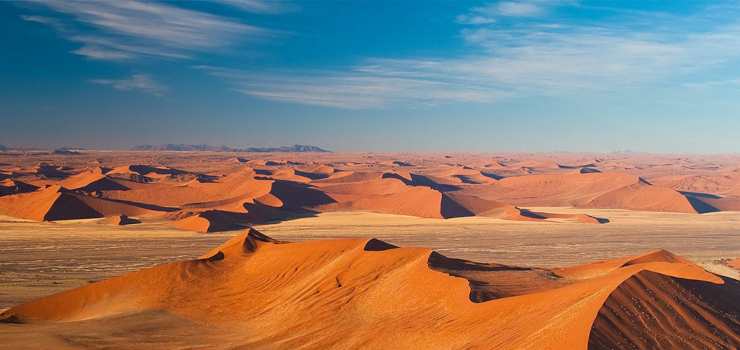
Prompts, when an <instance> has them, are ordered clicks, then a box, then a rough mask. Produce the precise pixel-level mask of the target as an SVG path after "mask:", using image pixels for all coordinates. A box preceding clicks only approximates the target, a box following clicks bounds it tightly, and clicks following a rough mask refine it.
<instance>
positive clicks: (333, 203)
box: [0, 152, 740, 227]
mask: <svg viewBox="0 0 740 350" xmlns="http://www.w3.org/2000/svg"><path fill="white" fill-rule="evenodd" d="M79 157H82V158H78V157H75V158H74V159H79V163H71V164H69V163H63V162H60V163H53V162H47V161H46V160H41V161H34V162H31V161H29V162H26V163H24V162H20V161H19V162H18V163H17V164H16V163H13V162H8V163H6V164H7V166H5V168H3V174H6V175H3V176H4V177H6V178H5V179H4V180H2V181H3V182H2V183H0V195H2V197H3V199H2V200H0V213H2V214H7V215H12V216H18V217H24V218H33V219H34V220H50V218H53V220H66V219H78V218H91V217H101V216H105V217H107V216H117V215H122V214H123V215H132V216H141V215H142V214H152V215H150V216H147V217H144V218H143V220H148V218H149V217H152V218H166V219H171V220H173V221H174V220H180V219H184V218H185V217H187V216H197V215H198V214H199V213H201V212H207V211H213V210H215V211H218V212H223V213H227V215H225V217H228V218H229V220H228V221H227V222H224V225H219V224H217V223H212V224H213V225H208V227H232V224H238V225H248V224H252V223H257V222H262V220H284V219H289V218H292V217H295V216H296V215H312V214H313V213H316V212H321V211H338V210H350V211H352V210H370V211H380V212H386V213H393V214H402V215H412V216H420V217H427V218H455V217H461V216H473V215H474V216H491V217H498V218H501V219H505V220H517V221H522V220H525V221H530V220H546V221H558V222H591V223H595V222H602V223H604V222H608V220H607V219H608V218H593V217H590V216H588V215H586V216H573V217H564V216H562V215H550V214H548V213H547V211H548V210H542V209H539V210H540V211H542V212H537V213H534V212H532V211H528V210H526V208H527V207H578V208H582V209H590V208H593V209H624V210H638V211H661V212H678V213H691V214H695V213H709V212H715V211H740V175H738V174H740V172H738V171H736V165H737V162H736V161H735V160H733V159H732V158H728V159H729V160H728V159H724V158H720V159H719V160H716V161H715V160H711V161H705V160H696V159H691V158H687V157H653V156H640V155H629V154H628V155H598V156H594V155H568V154H564V155H546V156H545V155H543V156H538V155H532V154H522V155H503V156H495V157H491V156H485V155H481V156H476V155H466V154H456V155H455V156H454V157H452V156H450V158H447V157H443V156H441V155H438V154H437V155H430V156H428V157H425V156H421V155H414V154H402V155H401V154H383V155H352V154H349V155H341V154H310V155H305V154H302V155H300V156H296V157H291V156H289V154H285V156H284V157H283V155H281V159H280V160H274V159H272V158H269V157H264V156H262V157H263V158H254V159H251V160H249V161H248V160H247V158H244V157H241V156H240V155H239V154H228V153H225V154H224V155H223V156H208V157H201V158H198V159H191V157H193V156H192V155H190V156H187V157H186V156H180V155H177V154H167V155H166V156H163V155H161V154H160V153H153V154H148V153H146V152H141V153H136V155H135V156H119V155H116V154H115V153H111V155H108V154H106V155H105V156H103V155H99V154H96V155H95V157H94V158H90V159H85V158H84V157H85V154H84V153H83V154H82V155H80V156H79ZM106 157H108V158H106ZM117 157H122V160H121V161H118V160H116V159H118V158H117ZM156 157H164V158H159V159H158V158H156ZM453 158H454V159H453ZM18 159H19V160H22V159H23V158H18ZM64 159H65V161H68V159H70V158H69V157H67V158H64ZM111 159H112V160H111ZM161 159H165V160H167V159H181V161H177V162H167V161H161ZM93 160H94V162H93ZM125 162H129V163H130V164H134V165H130V164H125ZM93 163H95V164H96V165H95V166H91V165H90V164H93ZM122 163H123V164H122ZM142 163H143V164H142ZM137 164H139V165H137ZM151 164H165V165H161V166H153V165H151ZM465 164H467V165H465ZM564 164H565V165H564ZM47 186H59V187H60V188H63V190H59V191H58V192H59V193H61V194H58V195H57V194H48V192H49V191H45V188H46V187H47ZM52 192H53V191H52ZM43 193H47V195H44V194H43ZM22 194H27V195H26V196H21V195H22ZM57 197H59V198H57ZM55 201H63V202H64V203H67V204H64V205H62V204H58V205H56V206H54V205H53V203H54V202H55ZM80 202H81V203H80ZM10 203H13V204H10ZM59 203H62V202H59ZM18 205H21V206H24V208H13V206H18ZM62 207H63V208H65V209H64V213H59V214H55V215H46V213H47V212H48V211H49V210H51V209H50V208H62ZM52 211H59V209H54V210H52ZM213 220H215V219H213ZM191 221H197V220H196V219H195V218H192V219H191ZM204 225H205V224H204ZM175 226H178V227H179V226H183V227H185V226H188V225H175Z"/></svg>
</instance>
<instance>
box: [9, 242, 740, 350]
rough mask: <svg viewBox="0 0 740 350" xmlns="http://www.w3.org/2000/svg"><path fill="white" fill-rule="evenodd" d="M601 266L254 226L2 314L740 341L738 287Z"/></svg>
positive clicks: (651, 261) (323, 332)
mask: <svg viewBox="0 0 740 350" xmlns="http://www.w3.org/2000/svg"><path fill="white" fill-rule="evenodd" d="M592 265H599V264H592ZM600 265H604V266H605V267H608V268H606V269H602V271H601V272H600V273H598V274H589V276H585V275H584V274H582V273H581V274H579V273H578V271H579V269H580V270H593V269H594V268H593V266H589V265H586V266H584V267H583V268H579V267H576V268H570V270H569V271H570V274H568V273H564V271H565V272H567V271H566V270H548V269H536V268H522V267H513V266H505V265H499V264H481V263H473V262H467V261H463V260H457V259H449V258H446V257H444V256H442V255H440V254H437V253H435V252H433V251H431V250H428V249H422V248H396V247H394V246H392V245H390V244H387V243H384V242H382V241H378V240H375V239H342V240H328V241H315V242H303V243H281V242H276V241H274V240H272V239H270V238H268V237H266V236H264V235H262V234H260V233H259V232H256V231H254V230H249V232H248V233H244V234H241V235H239V236H237V237H235V238H233V239H232V240H230V241H229V242H227V243H225V244H223V245H222V246H221V247H219V248H218V249H216V250H214V251H212V252H211V253H209V254H206V255H204V256H203V258H202V259H200V260H193V261H184V262H178V263H170V264H165V265H160V266H156V267H152V268H148V269H144V270H141V271H137V272H133V273H130V274H126V275H123V276H120V277H116V278H112V279H109V280H105V281H102V282H98V283H93V284H90V285H86V286H83V287H79V288H76V289H73V290H69V291H66V292H62V293H59V294H55V295H51V296H48V297H44V298H40V299H37V300H34V301H31V302H28V303H25V304H22V305H18V306H16V307H13V308H11V309H9V310H7V311H5V312H3V313H2V314H1V316H0V317H2V318H3V319H4V320H5V321H6V322H62V323H60V324H59V325H58V327H64V326H65V325H64V324H63V323H65V322H73V323H74V322H77V321H82V320H87V321H86V322H88V324H90V322H92V324H94V322H95V321H96V320H101V322H102V321H104V320H105V319H106V317H112V316H115V315H122V314H129V315H137V314H138V315H144V314H145V312H146V311H148V310H161V311H163V312H166V313H170V314H173V315H177V316H178V317H184V318H186V319H189V320H192V321H195V322H198V323H201V324H204V325H208V326H209V327H232V328H223V329H235V331H234V332H235V333H234V334H233V335H232V336H230V337H229V339H230V343H231V344H233V345H234V347H239V346H241V347H244V348H269V349H358V348H363V349H504V350H506V349H554V350H565V349H568V350H572V349H599V350H600V349H622V348H630V349H631V348H641V349H661V348H662V349H665V348H670V349H697V348H703V349H736V348H738V347H739V346H740V305H739V304H737V303H735V302H734V301H735V300H740V283H739V282H738V281H735V280H731V279H729V278H720V277H718V276H716V275H714V274H711V273H708V272H706V271H704V270H703V269H701V268H699V267H697V266H696V265H693V264H691V263H689V262H687V261H685V260H683V259H681V258H679V257H676V256H673V255H672V254H670V253H668V252H663V251H654V252H649V253H647V254H643V255H640V256H636V257H628V258H624V259H619V260H616V261H610V262H605V263H601V264H600ZM572 275H578V277H571V276H572ZM134 317H135V316H134ZM67 324H68V325H69V324H70V323H67ZM19 327H21V328H19V329H22V327H23V325H19ZM160 331H166V328H165V329H161V330H160ZM121 341H126V339H121ZM133 347H135V346H133Z"/></svg>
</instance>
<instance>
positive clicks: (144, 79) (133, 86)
mask: <svg viewBox="0 0 740 350" xmlns="http://www.w3.org/2000/svg"><path fill="white" fill-rule="evenodd" d="M90 82H92V83H95V84H101V85H108V86H111V87H113V88H114V89H116V90H121V91H139V92H144V93H148V94H152V95H154V96H162V94H163V93H165V92H166V91H167V90H169V88H168V87H167V86H165V85H162V84H160V83H159V82H157V81H156V80H154V79H153V78H152V77H150V76H149V75H146V74H135V75H133V76H131V77H130V78H126V79H93V80H90Z"/></svg>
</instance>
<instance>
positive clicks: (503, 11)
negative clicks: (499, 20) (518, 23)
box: [492, 1, 543, 17]
mask: <svg viewBox="0 0 740 350" xmlns="http://www.w3.org/2000/svg"><path fill="white" fill-rule="evenodd" d="M492 11H493V12H495V13H496V14H499V15H501V16H509V17H534V16H538V15H540V14H541V13H542V12H543V10H542V8H541V7H540V6H538V5H536V4H534V3H531V2H523V1H522V2H513V1H502V2H499V3H497V4H495V5H494V8H493V9H492Z"/></svg>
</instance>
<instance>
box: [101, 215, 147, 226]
mask: <svg viewBox="0 0 740 350" xmlns="http://www.w3.org/2000/svg"><path fill="white" fill-rule="evenodd" d="M106 222H108V223H109V224H111V225H117V226H124V225H133V224H139V223H141V221H139V220H136V219H133V218H130V217H128V216H126V215H123V214H121V215H116V216H111V217H109V218H107V219H106Z"/></svg>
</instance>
